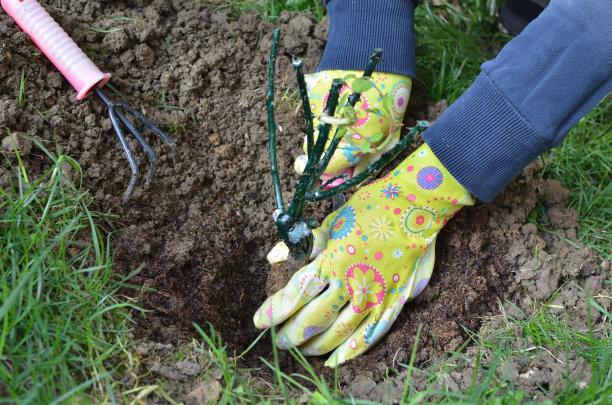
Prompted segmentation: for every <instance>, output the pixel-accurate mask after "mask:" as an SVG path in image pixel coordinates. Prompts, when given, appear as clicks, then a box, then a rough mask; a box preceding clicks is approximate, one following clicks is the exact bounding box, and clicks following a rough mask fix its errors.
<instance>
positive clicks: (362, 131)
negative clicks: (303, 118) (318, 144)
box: [294, 70, 412, 187]
mask: <svg viewBox="0 0 612 405" xmlns="http://www.w3.org/2000/svg"><path fill="white" fill-rule="evenodd" d="M362 75H363V72H361V71H347V70H325V71H321V72H317V73H312V74H308V75H306V76H305V79H306V85H307V87H308V97H309V99H310V104H311V107H310V108H311V110H312V113H313V114H314V116H315V117H316V118H315V120H314V128H315V134H314V135H315V140H316V137H317V135H318V129H317V127H318V124H319V119H318V117H320V116H321V114H322V113H323V110H324V109H325V105H326V104H327V97H328V96H329V89H330V87H331V84H332V80H333V79H336V78H348V77H351V78H348V79H346V83H347V85H346V86H343V87H342V89H341V90H340V97H341V98H342V96H343V95H345V94H346V95H349V94H351V93H352V92H353V88H352V86H353V83H354V81H355V80H359V79H358V78H361V76H362ZM369 80H370V82H371V83H372V84H373V85H372V87H371V88H369V89H367V90H366V91H363V92H362V93H361V97H360V100H359V102H358V103H357V105H356V106H355V108H354V114H355V116H354V119H355V122H354V123H353V124H351V125H347V126H346V129H347V134H346V135H345V136H344V138H343V139H342V141H340V144H339V145H338V149H336V152H335V153H334V155H333V156H332V158H331V160H330V162H329V164H328V165H327V168H326V169H325V173H324V174H323V176H322V177H321V179H322V180H323V181H326V180H328V179H330V178H332V177H334V176H336V175H340V174H343V173H344V174H348V175H349V177H352V176H356V175H358V174H359V173H361V172H362V171H363V170H364V169H365V168H366V167H367V166H368V164H369V163H370V162H372V161H375V160H377V159H378V158H379V157H380V155H381V154H382V153H384V152H386V151H387V150H389V149H391V148H392V147H393V146H395V145H396V144H397V142H399V137H400V132H401V126H402V121H403V119H404V113H405V112H406V107H407V106H408V99H409V98H410V90H411V89H412V79H411V78H410V77H407V76H402V75H398V74H393V73H384V72H374V73H373V74H372V77H371V78H370V79H369ZM384 96H388V97H390V100H391V102H390V104H391V105H390V106H389V111H388V113H384V108H383V104H384V103H383V99H382V97H384ZM338 110H339V111H342V107H341V106H340V107H339V108H338ZM335 131H336V129H335V127H333V128H332V130H331V132H330V133H331V134H334V133H335ZM330 142H331V139H330V141H329V142H328V144H327V145H326V149H327V147H328V146H329V143H330ZM365 144H367V145H365ZM304 152H306V141H304ZM307 161H308V157H307V156H306V155H301V156H298V157H297V159H296V160H295V164H294V168H295V171H296V172H297V173H298V174H302V172H303V171H304V168H305V167H306V162H307ZM342 182H343V180H342V179H338V180H336V181H335V182H334V183H332V184H331V185H330V187H332V186H335V185H338V184H340V183H342Z"/></svg>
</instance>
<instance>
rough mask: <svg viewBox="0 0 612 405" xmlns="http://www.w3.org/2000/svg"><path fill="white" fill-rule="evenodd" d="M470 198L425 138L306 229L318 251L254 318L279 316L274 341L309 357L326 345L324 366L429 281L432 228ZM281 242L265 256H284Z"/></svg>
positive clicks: (372, 333)
mask: <svg viewBox="0 0 612 405" xmlns="http://www.w3.org/2000/svg"><path fill="white" fill-rule="evenodd" d="M473 203H474V199H473V198H472V196H471V195H470V194H469V193H468V191H467V190H466V189H465V188H464V187H462V186H461V185H460V184H459V183H458V182H457V181H456V180H455V179H454V178H453V177H452V176H451V175H450V173H449V172H448V171H447V170H446V169H445V168H444V166H442V164H441V163H440V161H439V160H438V159H437V158H436V156H435V155H434V154H433V152H432V151H431V149H429V147H428V146H427V145H423V146H422V147H421V148H419V149H418V150H417V151H416V152H415V153H414V154H412V155H411V156H410V157H408V158H407V159H406V160H404V162H402V163H401V164H400V165H399V166H398V167H397V168H396V169H395V170H393V171H391V173H389V174H388V175H387V176H385V177H383V178H381V179H379V180H377V181H375V182H374V183H372V184H370V185H368V186H365V187H363V188H361V189H359V190H358V191H357V192H356V193H355V194H354V195H353V197H351V199H350V200H349V201H348V202H347V203H346V204H345V205H344V207H342V208H341V209H340V210H337V211H335V212H333V213H332V214H330V215H329V216H328V217H327V219H326V220H325V221H324V222H323V225H322V226H321V228H318V229H316V230H315V232H313V233H314V234H315V243H316V245H317V246H315V249H313V251H318V252H319V253H318V254H317V255H316V257H315V258H314V260H313V261H312V262H311V263H309V264H308V265H306V266H304V267H303V268H302V269H300V270H299V271H298V272H296V273H295V274H294V275H293V277H292V278H291V280H290V281H289V283H287V285H286V286H285V287H284V288H282V289H281V290H280V291H278V292H277V293H276V294H274V295H272V296H271V297H269V298H268V299H267V300H266V301H265V302H264V303H263V304H262V306H261V307H260V308H259V310H258V311H257V312H256V314H255V316H254V323H255V326H257V327H258V328H268V327H270V326H272V325H279V324H282V327H281V328H280V331H279V334H278V336H277V342H276V343H277V345H278V346H279V347H281V348H288V347H291V346H296V347H297V348H298V349H300V350H301V351H302V352H303V353H304V354H308V355H321V354H325V353H328V352H330V351H333V354H332V355H331V356H330V358H329V359H328V360H327V362H326V363H325V364H326V365H328V366H332V367H334V366H336V365H337V364H340V363H342V362H344V361H345V360H348V359H350V358H352V357H355V356H357V355H358V354H360V353H363V352H365V351H366V350H368V349H369V348H370V347H372V346H373V345H374V344H375V343H376V342H377V341H378V340H379V339H380V338H381V337H382V336H383V335H384V334H385V333H386V332H387V331H388V330H389V329H390V328H391V325H392V324H393V322H394V321H395V319H396V318H397V316H398V315H399V313H400V311H401V309H402V308H403V306H404V304H405V303H406V302H407V301H409V300H411V299H413V298H414V297H416V296H417V295H418V294H419V293H420V292H421V291H422V290H423V288H425V286H426V285H427V282H428V281H429V278H430V274H431V271H432V268H433V260H434V256H433V255H434V243H435V239H436V236H437V234H438V232H439V231H440V229H442V227H443V226H444V225H445V224H446V222H447V220H448V219H449V218H451V217H452V216H453V215H454V214H455V213H456V212H457V211H458V210H460V209H461V208H462V207H464V206H466V205H472V204H473ZM283 246H284V244H282V243H280V244H279V245H277V246H276V247H275V248H274V249H273V251H272V252H271V253H270V255H269V256H268V259H269V260H271V261H273V259H275V257H274V256H277V257H276V259H279V258H280V257H281V256H284V257H286V253H287V252H286V250H284V249H283ZM270 256H272V257H270Z"/></svg>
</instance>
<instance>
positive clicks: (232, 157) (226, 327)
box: [0, 0, 605, 400]
mask: <svg viewBox="0 0 612 405" xmlns="http://www.w3.org/2000/svg"><path fill="white" fill-rule="evenodd" d="M41 3H42V4H43V5H45V7H46V8H47V10H48V11H49V13H50V14H51V15H52V16H53V17H54V18H55V19H56V20H57V22H58V23H59V24H60V25H61V26H62V27H63V28H64V29H65V30H66V31H67V32H68V33H69V35H70V36H71V37H72V38H73V39H74V40H75V42H77V43H78V44H80V45H81V47H82V48H83V49H84V50H85V51H86V52H87V53H88V55H90V57H91V58H92V59H93V60H94V61H95V63H96V64H97V65H98V66H99V67H100V68H101V69H102V70H104V71H106V72H111V73H112V74H113V78H112V79H111V81H110V83H111V84H112V85H113V86H114V87H115V88H116V89H117V90H118V91H119V92H121V93H122V94H123V95H124V96H125V97H126V99H127V102H128V103H130V104H131V105H132V106H134V107H135V108H136V109H137V110H139V111H141V112H142V113H143V114H144V115H145V116H147V117H148V118H149V119H151V120H152V121H153V122H155V123H156V124H158V125H159V126H160V127H162V128H163V129H165V130H166V131H167V132H168V133H169V134H170V135H171V136H172V137H173V138H174V139H175V141H176V143H177V144H178V146H179V159H178V162H176V163H175V162H173V159H172V157H171V154H170V150H169V148H168V147H166V146H164V144H163V143H162V142H161V141H160V140H159V139H155V138H154V136H153V135H152V134H150V133H147V132H146V131H145V132H144V134H145V136H146V137H147V139H148V140H150V142H151V144H152V146H153V149H154V150H155V151H156V153H157V155H158V156H159V164H158V169H157V171H156V174H155V177H154V179H153V181H152V183H151V186H150V187H149V188H148V189H147V190H144V189H143V188H142V180H141V181H140V182H139V184H138V185H137V187H136V191H135V193H134V196H133V198H132V199H131V200H130V201H129V202H128V204H126V205H125V206H122V205H121V198H122V195H123V192H124V190H125V188H126V186H127V184H128V181H129V179H130V168H129V165H128V163H127V161H126V159H125V156H124V154H123V151H122V149H121V147H120V144H119V142H118V140H117V138H116V136H115V134H114V132H113V130H112V128H111V125H110V122H109V119H108V117H107V113H106V111H105V109H104V106H103V104H102V103H100V102H99V101H98V100H96V99H94V97H90V98H88V99H86V100H84V101H80V102H79V101H77V100H76V99H75V95H76V93H75V91H74V90H73V89H72V88H71V87H70V85H69V84H68V82H67V81H66V80H64V79H63V78H62V76H61V75H60V73H58V71H57V70H56V69H55V67H54V66H53V65H52V64H51V63H50V62H49V61H48V60H47V59H46V57H45V56H44V55H42V54H40V53H39V51H38V49H37V48H36V47H35V46H34V45H33V43H32V42H31V41H30V40H29V38H28V36H27V35H26V34H24V33H23V32H22V31H20V30H19V29H18V27H17V25H16V24H15V23H14V21H13V20H12V19H11V18H10V17H8V16H7V15H6V14H4V13H2V14H1V15H0V39H1V40H2V46H1V52H0V127H2V128H8V129H10V131H11V132H12V133H14V134H18V135H19V134H27V135H29V136H31V137H33V138H35V139H37V140H39V141H41V142H43V144H45V145H46V146H47V147H49V148H50V149H53V150H54V149H55V147H56V143H57V145H58V147H59V148H60V149H61V151H62V153H64V154H67V155H70V156H73V157H75V158H76V159H77V160H78V162H79V163H80V165H81V166H82V169H83V184H84V187H85V188H87V189H89V190H90V192H91V193H92V194H93V195H94V196H95V197H96V201H97V204H99V205H100V209H101V210H103V211H110V212H113V213H115V214H118V216H119V226H120V227H121V228H122V230H121V231H120V232H119V234H118V237H117V238H116V239H115V240H114V241H113V247H114V248H115V249H116V254H115V260H116V266H115V268H116V271H117V272H118V273H120V274H123V275H127V274H130V273H132V272H134V271H135V270H136V269H139V268H140V267H141V266H143V265H144V266H143V267H142V269H141V270H140V271H139V272H138V274H136V275H135V276H133V277H132V279H131V283H132V284H135V285H139V286H144V287H147V288H148V289H147V290H145V291H133V290H132V291H125V292H124V293H125V294H127V295H131V296H133V297H134V298H136V299H137V300H138V303H139V305H141V306H142V307H144V308H146V309H149V310H151V312H147V313H145V314H135V318H136V320H137V322H138V323H137V327H136V331H135V335H136V337H137V338H140V339H144V340H146V341H152V342H158V343H163V344H172V345H177V344H180V343H184V342H189V341H191V339H192V338H197V337H198V334H197V332H196V331H195V329H194V327H193V324H194V323H196V324H198V325H200V326H202V327H203V328H204V329H205V330H207V323H208V322H210V323H212V324H213V325H214V327H215V329H216V330H217V331H218V333H219V334H220V335H221V337H222V338H223V339H224V341H225V342H226V343H227V344H228V347H229V351H230V352H231V351H236V352H241V351H242V350H244V349H245V348H246V347H248V346H249V344H250V343H251V342H252V341H253V339H255V338H256V337H257V336H258V334H259V331H258V330H256V329H255V328H254V326H253V323H252V316H253V313H254V312H255V310H256V309H257V308H258V306H259V305H260V304H261V303H262V302H263V300H264V299H265V297H266V292H265V285H266V281H267V278H268V274H269V272H270V265H269V264H268V263H267V261H266V260H265V256H266V254H267V252H268V251H269V250H270V248H271V247H272V246H273V245H274V243H275V242H276V241H277V238H278V237H277V233H276V227H275V225H274V223H273V221H272V212H273V211H274V208H275V207H274V200H273V194H272V181H271V176H270V174H269V165H268V155H267V140H268V135H267V129H266V125H267V124H266V122H267V117H266V111H265V93H266V86H267V63H268V52H269V49H270V42H271V33H272V31H273V29H274V27H275V26H276V25H278V26H281V29H282V40H281V44H280V50H279V58H278V61H277V96H276V99H277V104H278V107H277V120H278V123H279V124H281V126H282V128H283V131H282V133H281V134H280V136H279V139H278V143H279V148H278V158H279V166H280V171H281V178H282V186H283V190H284V197H285V200H286V201H287V200H288V199H289V198H290V197H291V191H292V190H293V184H294V181H295V178H296V177H295V175H294V174H293V170H292V166H293V158H294V156H295V155H297V154H298V153H299V151H300V150H301V139H302V136H303V135H302V132H301V129H302V119H301V117H300V116H299V114H296V112H295V104H294V101H293V100H292V99H291V98H290V97H289V98H283V97H282V96H281V95H282V94H283V93H284V92H285V91H286V90H289V93H290V92H291V91H293V90H295V89H297V85H296V83H295V79H294V77H293V72H292V65H291V60H292V58H293V57H302V58H303V60H304V63H305V71H306V72H309V71H314V69H315V67H316V63H317V62H318V60H319V59H320V57H321V55H322V51H323V48H324V46H325V40H326V38H327V31H328V29H327V22H326V20H324V21H323V22H322V23H320V24H316V23H315V21H314V20H313V19H312V18H311V17H310V16H307V15H304V14H298V13H286V12H285V13H283V14H282V16H281V18H280V19H279V21H278V23H277V24H271V23H266V22H261V21H259V19H258V18H257V17H256V16H255V15H253V14H248V13H247V14H240V15H239V16H237V15H238V14H237V13H233V12H232V11H231V10H229V12H228V9H226V8H215V7H214V6H213V5H212V4H207V3H205V2H186V1H179V0H171V1H167V0H153V1H144V0H129V1H128V0H125V1H121V0H118V1H113V2H99V1H90V0H75V1H71V2H62V3H61V9H58V8H57V7H56V6H57V4H58V3H57V2H55V1H51V0H46V1H42V2H41ZM118 16H121V17H128V18H130V19H117V18H111V17H118ZM117 28H119V30H117ZM22 68H23V69H24V72H25V74H26V77H27V79H26V81H25V87H24V95H25V100H26V102H25V103H24V107H23V108H22V107H21V106H20V104H19V102H18V100H19V88H20V77H21V72H22ZM112 96H113V97H115V98H118V97H119V96H117V95H115V94H112ZM167 106H174V107H180V108H168V107H167ZM444 108H445V104H444V103H440V104H432V103H429V102H427V101H426V94H425V91H424V90H423V89H421V88H419V86H418V85H417V86H415V90H414V94H413V96H412V98H411V104H410V107H409V111H408V113H407V118H406V120H405V124H406V125H407V126H410V125H412V124H414V122H415V120H416V119H428V120H435V118H437V116H439V114H440V112H441V111H442V110H443V109H444ZM19 139H20V140H21V141H20V143H19V145H18V148H19V150H20V153H21V154H22V158H23V159H24V162H25V164H26V166H27V167H28V169H29V170H30V172H32V173H37V172H38V173H40V172H42V171H43V170H45V168H46V167H47V166H48V161H47V160H46V159H45V158H44V156H43V154H42V153H41V152H40V151H39V150H38V149H37V148H36V147H35V146H33V145H32V143H31V142H28V141H27V140H26V139H25V138H19ZM2 147H3V149H4V150H5V151H6V152H7V155H8V156H9V159H14V151H12V150H11V148H12V146H11V144H10V143H6V142H3V143H2ZM131 147H132V149H133V150H134V151H136V156H137V159H138V162H139V165H140V167H141V173H145V172H146V170H147V169H148V162H147V160H146V156H145V155H144V153H142V150H141V149H140V148H139V147H137V145H136V144H135V143H134V142H131ZM11 152H12V153H11ZM400 158H401V157H400ZM7 176H8V171H7V169H6V168H4V167H2V168H0V183H2V184H4V183H5V182H6V177H7ZM567 193H568V192H567V190H564V189H563V188H562V187H560V185H559V184H557V183H554V182H551V181H548V182H541V181H540V180H539V179H538V178H537V168H536V167H535V166H530V167H529V168H528V169H526V170H525V171H523V173H522V174H521V175H520V176H519V177H518V178H517V179H516V180H515V181H513V182H512V184H511V185H510V186H508V187H507V188H506V189H505V190H504V191H503V192H502V194H501V195H500V196H499V197H498V198H497V199H496V200H495V201H494V202H493V203H492V204H483V203H477V204H476V205H475V206H474V207H470V208H466V209H464V210H463V211H462V212H460V213H459V214H458V215H457V216H456V217H455V218H454V219H453V220H452V221H451V222H450V223H449V224H448V225H447V226H446V227H445V229H444V230H443V231H442V232H441V234H440V236H439V238H438V242H437V252H436V259H437V260H436V267H435V270H434V276H433V278H432V280H431V282H430V284H429V287H428V288H427V289H426V290H425V292H424V293H423V294H422V295H421V296H420V297H418V298H417V299H416V300H414V301H413V302H412V303H409V304H407V305H406V309H405V310H404V312H403V314H402V315H401V316H400V318H399V319H398V320H397V321H396V322H395V324H394V326H393V328H392V330H391V331H390V332H389V333H388V335H387V336H386V337H385V338H384V339H383V340H382V341H381V342H380V343H379V344H378V345H377V346H376V347H375V348H374V349H372V350H371V351H370V352H368V353H366V354H365V355H363V356H360V357H359V358H357V359H355V360H354V361H351V362H349V363H348V364H346V365H344V366H342V367H341V368H340V383H341V384H342V385H343V387H345V388H346V389H347V392H349V393H352V394H354V395H355V396H357V397H359V398H366V397H367V398H370V399H378V400H381V399H385V398H386V395H387V392H388V390H386V389H385V388H384V387H383V386H384V384H381V385H379V386H377V383H380V382H381V381H382V380H383V378H384V376H385V372H386V370H387V368H388V367H395V368H399V366H398V364H399V363H407V361H408V357H409V354H410V353H411V351H412V346H413V344H414V339H415V332H416V330H417V328H418V325H419V324H423V331H422V333H421V339H420V341H419V350H418V353H417V358H416V360H417V362H418V364H423V363H424V362H427V361H429V360H430V359H431V358H432V357H433V356H435V355H436V354H439V353H443V352H445V351H448V350H456V349H458V348H459V347H460V346H461V345H462V344H463V343H464V342H465V340H466V339H467V337H468V334H467V332H466V329H467V330H471V331H478V330H479V328H481V327H482V325H483V320H485V319H488V318H490V317H492V316H493V315H497V314H499V312H500V307H499V302H500V300H501V302H503V301H504V300H505V299H508V300H513V301H514V302H517V303H518V304H519V306H521V308H529V307H530V306H532V305H533V303H534V302H536V301H537V300H545V299H548V298H550V297H551V296H552V294H553V293H554V292H555V290H556V289H557V288H558V287H559V286H560V285H562V284H563V282H564V281H566V280H568V279H569V278H571V277H582V279H584V280H586V279H588V280H590V281H589V283H590V285H591V291H592V293H593V294H595V293H596V292H595V291H599V292H601V289H602V288H603V280H604V278H605V274H604V273H603V271H602V270H601V267H600V266H599V260H598V259H597V257H596V256H595V255H594V254H593V253H592V252H591V251H589V250H587V249H582V250H577V249H575V248H573V247H572V246H570V245H568V244H567V243H566V242H564V241H562V240H561V239H559V238H558V237H555V236H553V235H550V234H546V233H545V234H541V233H539V232H538V231H537V229H536V228H535V226H533V225H529V224H527V225H525V223H526V219H527V216H528V215H529V213H530V212H531V211H532V210H533V209H534V208H535V206H536V202H537V201H538V200H542V201H544V200H545V201H546V204H548V206H549V210H548V215H549V220H550V223H551V224H552V227H553V229H555V230H556V231H557V232H559V233H561V234H562V235H563V236H565V237H566V238H568V239H570V240H575V239H576V229H577V222H576V221H577V216H576V213H575V212H574V211H571V210H568V209H566V205H567V204H566V203H567V196H568V194H567ZM308 210H309V215H310V216H314V217H316V218H318V219H319V220H321V219H323V218H324V216H325V215H326V214H327V213H329V211H330V210H331V203H330V202H325V203H321V204H316V205H314V206H312V207H308ZM534 249H538V252H539V253H538V255H536V256H537V257H536V258H535V259H534ZM564 288H566V289H565V290H564V292H563V293H562V294H559V295H557V296H556V297H555V300H556V301H554V302H557V301H559V304H560V305H569V306H573V307H578V308H579V310H583V309H584V308H586V307H585V305H586V304H584V300H582V301H580V299H579V297H580V294H578V293H579V291H577V290H572V289H571V287H568V285H567V284H566V285H565V287H564ZM581 305H582V306H581ZM602 305H603V304H602ZM506 307H507V308H506V309H507V310H508V311H510V310H511V309H512V308H511V307H509V306H506ZM259 356H262V357H266V358H270V357H271V345H270V342H269V340H267V339H264V340H263V341H262V342H260V343H259V344H258V345H256V346H255V348H254V349H253V350H252V352H251V354H250V357H247V358H246V360H245V361H246V363H245V365H246V366H253V365H257V366H259V365H260V363H259V360H258V358H259ZM323 362H324V358H313V359H312V364H313V367H314V368H315V370H316V371H317V372H321V373H323V374H325V375H326V377H328V381H330V380H331V379H332V378H333V375H332V372H331V371H330V370H327V369H324V367H323V366H322V364H323ZM280 364H281V366H282V367H283V369H284V370H286V371H299V370H300V369H299V367H298V365H297V363H296V362H295V361H294V360H293V359H292V358H291V356H289V355H288V354H286V353H284V352H281V356H280ZM162 368H163V366H162V365H160V366H159V367H158V368H157V370H158V371H159V370H162ZM468 368H469V367H468ZM264 377H265V376H264ZM398 378H401V376H400V377H398ZM462 378H463V377H462ZM517 378H518V377H517ZM465 380H466V381H469V380H468V379H467V377H466V379H465ZM528 380H529V379H528ZM389 381H392V380H391V379H390V380H389ZM453 381H454V382H455V385H457V386H458V387H460V386H463V385H462V384H461V382H460V381H461V380H453ZM468 383H469V382H468ZM356 384H361V385H358V386H357V385H356ZM529 384H531V385H529V386H530V387H532V386H535V385H534V384H533V383H532V381H529ZM364 387H365V388H364Z"/></svg>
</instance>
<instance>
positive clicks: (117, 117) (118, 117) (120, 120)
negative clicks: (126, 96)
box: [94, 87, 177, 204]
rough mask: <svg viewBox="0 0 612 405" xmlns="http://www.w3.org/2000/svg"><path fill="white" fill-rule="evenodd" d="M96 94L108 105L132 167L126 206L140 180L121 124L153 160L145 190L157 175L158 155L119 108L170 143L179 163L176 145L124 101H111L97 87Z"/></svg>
mask: <svg viewBox="0 0 612 405" xmlns="http://www.w3.org/2000/svg"><path fill="white" fill-rule="evenodd" d="M94 92H95V93H96V94H97V95H98V96H99V97H100V99H101V100H102V102H104V104H106V106H107V108H108V113H109V116H110V118H111V123H112V125H113V128H114V129H115V132H116V133H117V136H118V137H119V140H120V142H121V145H122V147H123V150H124V151H125V154H126V155H127V158H128V160H129V162H130V167H131V168H132V178H131V180H130V184H129V186H128V188H127V190H126V191H125V194H124V196H123V200H122V201H121V203H122V204H125V203H126V202H127V201H128V200H129V199H130V197H131V196H132V193H133V192H134V188H135V186H136V181H137V180H138V166H137V164H136V160H135V159H134V154H133V153H132V151H131V149H130V148H129V146H128V144H127V142H126V139H125V134H124V132H123V129H121V124H123V125H124V126H125V128H127V130H128V131H129V133H131V134H132V135H133V136H134V138H136V141H137V142H138V144H139V145H140V146H142V147H143V149H144V150H145V152H146V154H147V155H148V156H149V159H150V160H151V167H150V168H149V171H148V173H147V176H146V178H145V184H144V188H147V187H149V184H150V183H151V180H152V179H153V174H154V173H155V169H156V167H157V155H156V154H155V152H154V151H153V148H151V145H149V143H148V142H147V141H146V140H145V139H144V137H143V136H142V134H141V133H140V131H138V129H137V128H136V126H135V125H134V123H132V121H130V120H129V119H128V118H127V116H126V114H124V113H123V112H122V111H121V110H119V109H118V108H117V107H121V108H123V109H125V112H126V113H127V114H131V115H132V116H133V117H134V118H135V119H137V120H138V121H140V122H141V123H142V124H143V125H144V126H145V127H146V128H149V129H150V130H151V131H153V132H154V133H155V134H156V135H158V136H159V137H160V138H162V140H163V141H164V142H166V143H168V144H169V145H170V146H171V148H172V154H173V158H174V162H175V163H176V161H177V158H176V156H177V147H176V143H175V142H174V140H173V139H172V138H170V137H169V136H168V135H166V133H165V132H164V131H162V130H161V129H159V128H158V127H157V126H156V125H155V124H153V123H152V122H151V121H149V120H148V119H146V118H145V117H144V116H143V115H142V114H140V113H139V112H138V111H136V110H135V109H133V108H132V107H131V106H130V105H128V104H127V103H124V102H122V101H113V100H111V99H110V98H109V97H108V96H107V95H106V93H104V91H102V89H101V88H99V87H95V88H94Z"/></svg>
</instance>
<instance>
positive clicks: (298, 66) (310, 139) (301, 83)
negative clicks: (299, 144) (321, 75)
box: [293, 59, 314, 159]
mask: <svg viewBox="0 0 612 405" xmlns="http://www.w3.org/2000/svg"><path fill="white" fill-rule="evenodd" d="M293 67H294V68H295V77H296V78H297V82H298V87H299V88H300V96H301V98H302V109H303V110H304V120H305V121H306V153H307V154H308V159H310V158H311V157H312V156H311V155H312V147H313V144H314V135H313V132H314V129H313V124H312V120H313V118H314V114H313V113H312V111H311V110H310V100H309V99H308V90H307V89H306V81H305V80H304V72H303V71H302V60H301V59H296V60H294V61H293Z"/></svg>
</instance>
